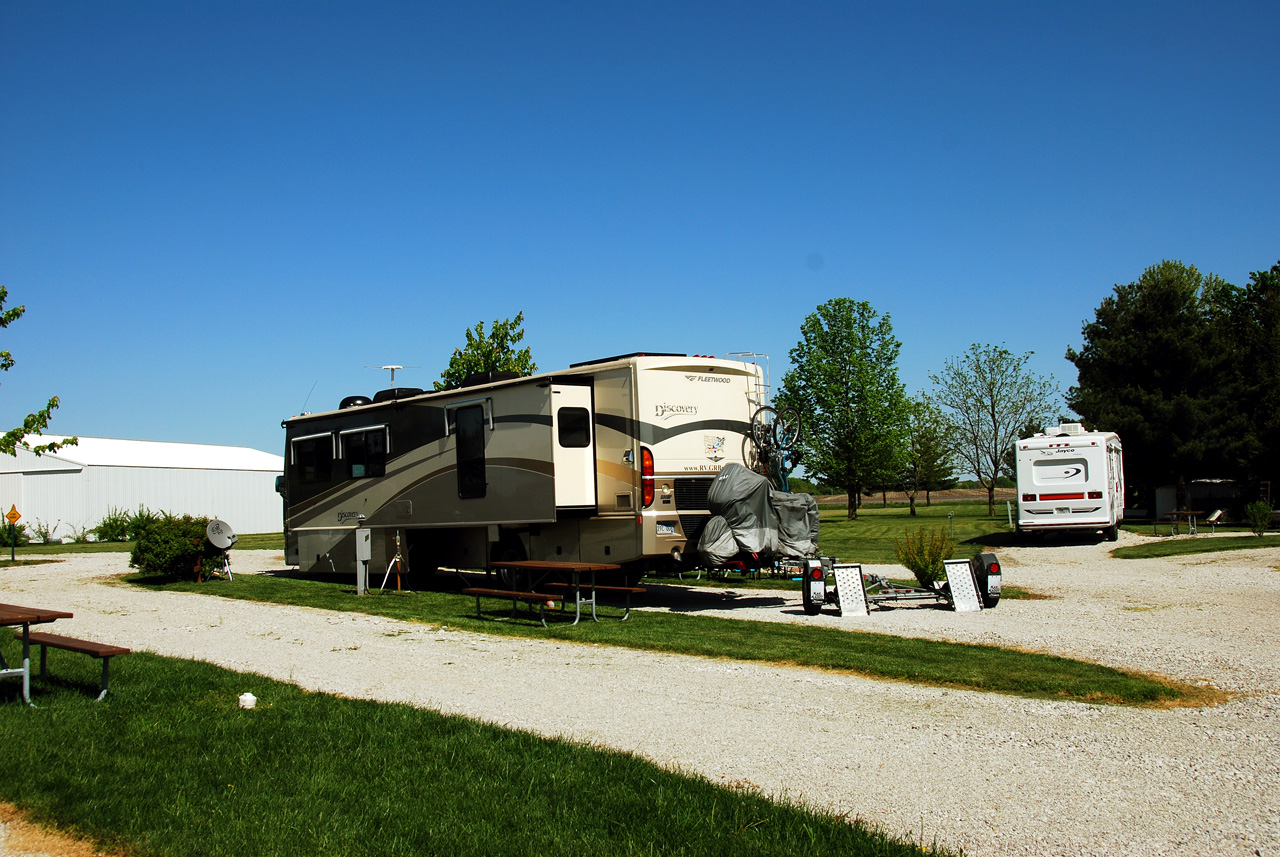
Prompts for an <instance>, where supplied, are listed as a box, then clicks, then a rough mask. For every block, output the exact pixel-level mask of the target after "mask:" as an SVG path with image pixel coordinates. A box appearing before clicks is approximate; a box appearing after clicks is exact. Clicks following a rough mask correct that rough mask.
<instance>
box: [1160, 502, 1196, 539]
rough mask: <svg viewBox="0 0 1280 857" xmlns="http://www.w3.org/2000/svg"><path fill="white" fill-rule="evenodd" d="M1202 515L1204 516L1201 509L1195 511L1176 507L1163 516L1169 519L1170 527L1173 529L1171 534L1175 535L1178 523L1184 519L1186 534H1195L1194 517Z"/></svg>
mask: <svg viewBox="0 0 1280 857" xmlns="http://www.w3.org/2000/svg"><path fill="white" fill-rule="evenodd" d="M1203 517H1204V512H1203V511H1195V510H1190V509H1176V510H1174V511H1172V512H1169V513H1168V514H1166V515H1165V518H1166V519H1167V520H1168V521H1169V523H1170V525H1171V529H1172V530H1173V533H1172V534H1173V535H1175V536H1176V535H1178V524H1179V523H1180V522H1182V521H1186V524H1187V535H1189V536H1194V535H1196V519H1197V518H1203Z"/></svg>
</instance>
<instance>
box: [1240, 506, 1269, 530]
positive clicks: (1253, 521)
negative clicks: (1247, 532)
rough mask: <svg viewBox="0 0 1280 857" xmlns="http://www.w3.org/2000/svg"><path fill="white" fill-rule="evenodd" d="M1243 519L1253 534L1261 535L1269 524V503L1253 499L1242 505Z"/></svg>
mask: <svg viewBox="0 0 1280 857" xmlns="http://www.w3.org/2000/svg"><path fill="white" fill-rule="evenodd" d="M1244 519H1245V520H1246V521H1248V522H1249V529H1251V530H1253V532H1254V534H1255V535H1259V536H1260V535H1262V534H1263V533H1265V532H1266V531H1267V528H1268V527H1270V526H1271V504H1270V503H1268V502H1267V501H1266V500H1255V501H1254V502H1252V503H1250V504H1249V505H1248V506H1245V507H1244Z"/></svg>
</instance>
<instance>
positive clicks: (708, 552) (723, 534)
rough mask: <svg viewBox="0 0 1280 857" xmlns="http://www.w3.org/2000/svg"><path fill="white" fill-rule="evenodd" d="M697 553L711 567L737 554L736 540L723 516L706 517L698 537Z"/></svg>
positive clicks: (720, 564)
mask: <svg viewBox="0 0 1280 857" xmlns="http://www.w3.org/2000/svg"><path fill="white" fill-rule="evenodd" d="M698 553H700V554H702V558H703V559H704V560H706V562H707V564H708V565H709V566H710V567H712V568H716V567H718V566H722V565H724V564H725V563H726V562H728V561H729V560H731V559H733V558H734V557H735V556H737V555H738V542H737V541H736V540H735V539H734V538H733V531H732V530H730V529H729V525H728V524H727V523H725V520H724V518H722V517H720V516H719V515H713V516H711V517H710V518H708V519H707V524H706V526H704V527H703V528H702V536H701V537H700V538H699V539H698Z"/></svg>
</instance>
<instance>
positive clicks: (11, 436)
mask: <svg viewBox="0 0 1280 857" xmlns="http://www.w3.org/2000/svg"><path fill="white" fill-rule="evenodd" d="M8 298H9V290H8V289H6V288H5V287H4V286H0V329H2V328H7V327H8V326H9V325H11V324H13V323H14V322H15V321H17V320H18V319H20V318H22V314H23V313H25V312H26V311H27V307H26V305H23V306H17V307H14V308H13V309H5V308H4V302H5V301H6V300H8ZM15 362H16V361H14V359H13V355H12V354H10V353H9V352H8V350H4V351H0V371H4V372H8V371H9V370H10V369H12V368H13V367H14V364H15ZM57 407H58V397H57V396H54V397H53V398H52V399H50V400H49V403H48V404H47V405H45V406H44V408H42V409H41V410H38V411H36V412H35V413H33V414H27V418H26V419H25V420H23V421H22V425H20V426H18V427H17V428H15V429H11V430H9V431H7V432H5V433H4V435H3V436H0V452H3V453H5V454H7V455H13V454H14V452H15V450H16V449H17V448H18V444H20V443H22V441H23V439H24V438H26V437H27V436H28V435H33V434H34V435H39V434H42V433H43V432H44V430H45V429H46V428H48V427H49V420H50V418H51V414H52V413H53V411H54V409H56V408H57ZM75 442H76V439H75V438H74V437H71V438H67V439H65V440H62V441H60V442H58V443H44V444H38V445H36V446H32V447H30V449H31V451H32V452H34V453H35V454H36V455H43V454H44V453H46V452H56V451H57V450H58V449H59V448H60V447H63V446H74V445H75Z"/></svg>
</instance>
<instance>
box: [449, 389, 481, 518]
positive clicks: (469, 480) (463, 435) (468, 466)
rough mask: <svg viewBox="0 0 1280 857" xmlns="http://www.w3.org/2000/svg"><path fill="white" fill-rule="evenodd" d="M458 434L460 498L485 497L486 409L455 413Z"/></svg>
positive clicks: (476, 406)
mask: <svg viewBox="0 0 1280 857" xmlns="http://www.w3.org/2000/svg"><path fill="white" fill-rule="evenodd" d="M454 419H455V420H456V421H457V422H456V424H455V429H456V430H457V432H458V496H459V497H461V498H463V499H464V500H467V499H474V498H477V497H483V496H484V495H485V488H486V484H485V476H484V426H485V419H484V407H483V406H482V405H472V406H470V407H467V408H458V409H457V410H456V411H454Z"/></svg>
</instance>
